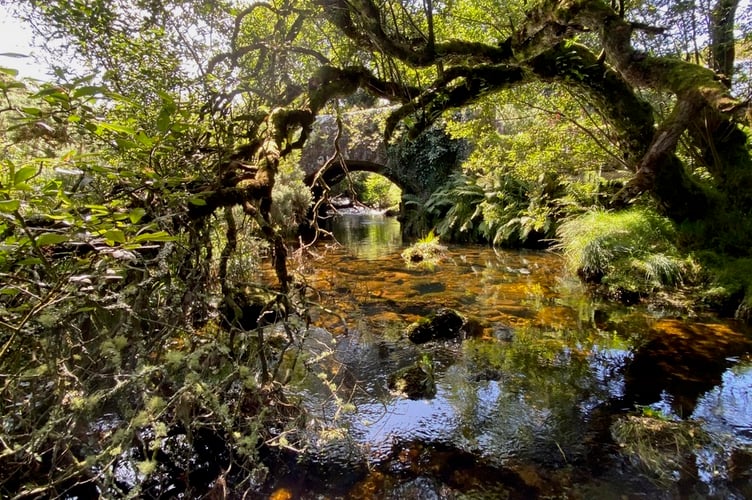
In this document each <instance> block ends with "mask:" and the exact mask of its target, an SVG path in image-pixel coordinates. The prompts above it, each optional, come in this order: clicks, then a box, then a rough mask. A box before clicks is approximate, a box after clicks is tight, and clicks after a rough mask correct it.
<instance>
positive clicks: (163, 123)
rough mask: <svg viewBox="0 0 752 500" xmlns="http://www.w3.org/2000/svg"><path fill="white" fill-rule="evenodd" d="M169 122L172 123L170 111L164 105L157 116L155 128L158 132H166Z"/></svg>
mask: <svg viewBox="0 0 752 500" xmlns="http://www.w3.org/2000/svg"><path fill="white" fill-rule="evenodd" d="M171 123H172V113H171V112H170V110H169V109H168V108H167V107H166V106H165V107H163V108H162V110H161V111H160V112H159V116H158V117H157V130H159V131H160V132H167V131H168V130H169V129H170V124H171Z"/></svg>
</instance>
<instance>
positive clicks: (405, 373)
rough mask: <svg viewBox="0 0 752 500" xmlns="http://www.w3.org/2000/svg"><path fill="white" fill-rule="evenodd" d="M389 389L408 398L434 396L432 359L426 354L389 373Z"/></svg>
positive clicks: (434, 385)
mask: <svg viewBox="0 0 752 500" xmlns="http://www.w3.org/2000/svg"><path fill="white" fill-rule="evenodd" d="M387 386H388V387H389V389H391V390H393V391H397V392H401V393H403V394H404V395H405V396H407V397H408V398H410V399H431V398H433V397H434V396H436V381H435V380H434V376H433V361H432V360H431V358H430V357H429V356H427V355H424V356H423V357H422V358H421V359H419V360H418V361H416V362H415V363H413V364H412V365H410V366H406V367H405V368H402V369H400V370H397V371H396V372H394V373H392V374H390V375H389V377H388V378H387Z"/></svg>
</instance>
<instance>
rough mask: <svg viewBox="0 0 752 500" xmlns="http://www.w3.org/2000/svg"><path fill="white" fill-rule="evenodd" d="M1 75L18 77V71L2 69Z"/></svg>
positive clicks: (0, 69)
mask: <svg viewBox="0 0 752 500" xmlns="http://www.w3.org/2000/svg"><path fill="white" fill-rule="evenodd" d="M0 73H3V74H6V75H8V76H18V70H17V69H14V68H0Z"/></svg>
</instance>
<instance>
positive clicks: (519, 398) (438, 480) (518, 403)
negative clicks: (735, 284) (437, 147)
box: [273, 216, 752, 499]
mask: <svg viewBox="0 0 752 500" xmlns="http://www.w3.org/2000/svg"><path fill="white" fill-rule="evenodd" d="M333 229H334V231H335V234H336V235H337V237H338V239H339V241H340V242H341V243H343V246H342V247H335V246H332V245H328V246H323V245H322V246H320V247H318V248H317V249H316V250H315V251H316V254H317V258H315V259H312V260H308V261H305V262H304V263H303V265H302V266H301V270H300V271H301V273H302V274H301V275H302V276H303V277H304V278H305V279H306V280H307V282H308V283H309V284H310V285H311V286H312V287H313V289H315V290H316V291H317V293H316V294H315V299H316V300H317V301H318V302H319V303H320V304H321V306H322V308H321V309H318V310H317V312H315V313H314V315H313V317H312V320H313V325H315V326H314V327H312V328H310V329H309V330H308V332H307V334H306V339H305V341H304V343H303V349H302V352H304V353H305V356H306V361H305V363H304V364H301V365H298V368H297V370H298V371H297V372H296V373H297V376H296V378H295V380H296V385H295V387H296V388H297V389H296V391H295V393H294V395H296V396H298V397H299V398H300V399H301V400H302V401H303V402H304V403H305V405H306V407H307V409H308V411H309V414H310V418H309V419H308V424H307V426H308V427H307V429H306V430H305V435H306V438H307V439H308V451H307V453H306V454H305V455H304V458H303V460H302V461H300V462H299V463H298V464H295V465H291V466H290V468H289V471H288V473H287V474H286V475H284V476H283V477H281V478H280V481H279V485H278V488H277V489H276V490H275V492H274V493H273V496H274V497H275V498H292V497H300V498H322V497H323V498H409V497H414V498H420V499H422V498H535V497H541V496H549V497H562V498H640V497H645V496H648V495H650V496H653V497H656V498H680V497H698V498H705V497H717V498H748V497H752V471H751V469H752V361H751V360H750V354H749V353H750V344H749V336H748V335H746V334H745V333H744V332H743V331H742V329H741V327H740V326H738V325H734V324H731V323H728V322H722V321H720V320H717V319H713V318H692V319H690V320H688V319H685V318H682V317H681V315H679V314H678V313H677V312H676V311H670V310H659V311H655V310H654V311H648V310H646V309H644V308H639V307H631V308H628V307H622V306H615V305H613V304H607V303H599V302H594V301H592V300H590V299H589V298H587V296H586V294H585V293H584V291H583V290H582V288H581V287H580V286H579V284H578V283H577V282H576V280H572V279H571V278H569V277H568V276H567V275H566V273H565V272H564V270H563V268H562V262H561V259H560V258H559V257H558V256H557V255H555V254H553V253H547V252H530V251H513V252H510V251H494V250H492V249H489V248H487V247H478V246H450V247H449V250H448V255H447V259H446V260H445V261H443V262H442V263H440V264H439V265H437V266H435V268H433V269H428V268H410V267H408V266H406V264H405V263H404V262H403V260H402V259H401V257H400V252H401V251H402V249H403V245H402V242H401V240H400V237H399V234H400V233H399V224H398V223H397V222H396V221H394V220H393V219H389V218H384V217H381V216H347V217H343V218H341V219H340V220H339V221H338V223H337V224H336V225H335V227H334V228H333ZM440 307H450V308H453V309H455V310H457V311H458V312H460V313H462V314H463V315H465V316H466V317H468V318H472V319H474V320H477V321H478V322H479V323H480V325H481V329H480V330H479V331H478V332H477V336H475V337H474V338H469V339H465V340H461V341H460V340H457V341H444V342H431V343H429V344H426V345H422V346H416V345H413V344H412V343H411V342H410V341H409V340H407V339H406V338H405V336H404V335H403V333H402V332H403V329H404V328H405V327H406V326H407V325H408V324H409V323H410V322H412V321H415V320H417V319H418V318H420V317H421V316H424V315H427V314H429V313H431V312H433V311H436V310H437V309H438V308H440ZM324 308H325V309H324ZM421 358H423V359H429V360H431V362H432V365H433V374H432V375H433V379H434V380H435V382H436V395H435V396H434V397H432V398H430V399H409V398H407V397H405V396H404V395H403V394H399V393H395V392H394V391H391V390H389V389H388V388H387V379H388V376H389V374H390V373H393V372H395V371H396V370H398V369H400V368H403V367H405V366H409V365H411V364H413V363H415V362H416V360H418V359H421ZM622 424H624V425H622ZM627 424H632V427H630V426H629V425H627ZM619 430H620V431H619ZM620 432H621V433H620ZM680 436H689V437H688V438H687V440H686V441H685V440H683V439H679V437H680ZM615 438H616V439H615ZM637 445H642V446H641V447H640V446H637ZM638 451H639V453H638Z"/></svg>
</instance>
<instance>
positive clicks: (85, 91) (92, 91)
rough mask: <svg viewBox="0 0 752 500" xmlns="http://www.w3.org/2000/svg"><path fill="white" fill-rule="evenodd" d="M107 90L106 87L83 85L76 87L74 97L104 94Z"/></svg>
mask: <svg viewBox="0 0 752 500" xmlns="http://www.w3.org/2000/svg"><path fill="white" fill-rule="evenodd" d="M106 92H107V89H106V88H105V87H101V86H97V85H92V86H88V87H81V88H78V89H76V90H75V91H74V92H73V98H74V99H75V98H77V97H91V96H95V95H102V94H105V93H106Z"/></svg>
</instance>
